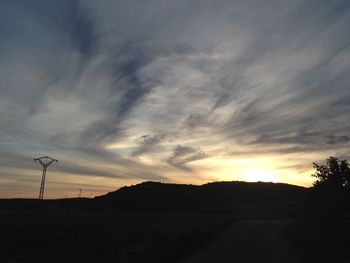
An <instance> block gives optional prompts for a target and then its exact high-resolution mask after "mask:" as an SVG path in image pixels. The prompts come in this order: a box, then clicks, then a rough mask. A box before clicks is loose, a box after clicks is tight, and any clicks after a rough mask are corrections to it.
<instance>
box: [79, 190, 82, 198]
mask: <svg viewBox="0 0 350 263" xmlns="http://www.w3.org/2000/svg"><path fill="white" fill-rule="evenodd" d="M81 192H82V189H81V188H80V189H79V198H81Z"/></svg>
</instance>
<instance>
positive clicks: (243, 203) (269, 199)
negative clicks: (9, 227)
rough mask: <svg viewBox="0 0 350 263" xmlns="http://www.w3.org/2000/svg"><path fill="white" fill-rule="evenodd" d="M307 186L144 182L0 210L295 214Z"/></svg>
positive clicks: (10, 203) (2, 203) (2, 204)
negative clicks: (89, 196)
mask: <svg viewBox="0 0 350 263" xmlns="http://www.w3.org/2000/svg"><path fill="white" fill-rule="evenodd" d="M307 191H308V189H307V188H304V187H300V186H295V185H288V184H280V183H265V182H257V183H248V182H215V183H208V184H204V185H201V186H198V185H185V184H169V183H158V182H144V183H141V184H137V185H132V186H126V187H122V188H120V189H118V190H116V191H114V192H110V193H108V194H106V195H103V196H99V197H96V198H93V199H87V198H86V199H85V198H72V199H57V200H35V199H7V200H6V199H3V200H0V209H29V210H32V209H104V210H105V209H108V210H117V211H135V212H164V211H167V212H203V213H233V214H235V215H238V216H249V217H273V216H294V215H296V214H299V213H300V212H302V209H303V203H304V200H305V198H304V197H305V194H306V192H307Z"/></svg>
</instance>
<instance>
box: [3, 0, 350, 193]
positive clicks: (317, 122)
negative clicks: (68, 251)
mask: <svg viewBox="0 0 350 263" xmlns="http://www.w3.org/2000/svg"><path fill="white" fill-rule="evenodd" d="M349 25H350V2H349V1H348V0H332V1H329V0H293V1H290V0H264V1H261V0H244V1H242V0H215V1H214V0H213V1H209V0H177V1H171V0H149V1H142V0H138V1H136V0H125V1H124V0H101V1H93V0H85V1H84V0H82V1H75V0H31V1H20V0H0V198H13V197H37V195H38V192H39V188H40V180H41V166H40V165H39V164H38V163H37V162H34V161H33V158H37V157H40V156H43V155H48V156H50V157H52V158H55V159H58V161H59V162H58V163H54V164H52V165H51V166H50V167H49V168H48V174H47V177H46V186H45V197H46V198H62V197H74V196H77V195H78V194H79V189H82V195H83V196H86V197H92V196H96V195H101V194H104V193H107V192H109V191H113V190H116V189H117V188H119V187H121V186H124V185H131V184H136V183H140V182H143V181H160V182H171V183H186V184H204V183H207V182H212V181H233V180H244V181H269V182H270V181H272V182H283V183H290V184H296V185H302V186H311V185H312V181H313V178H312V177H311V176H310V175H311V174H312V172H313V168H312V162H323V160H325V159H326V158H328V157H329V156H331V155H332V156H336V157H338V158H341V159H349V156H350V148H349V146H350V121H349V116H350V87H349V83H350V73H349V70H350V32H349V31H350V29H349Z"/></svg>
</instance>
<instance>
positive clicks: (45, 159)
mask: <svg viewBox="0 0 350 263" xmlns="http://www.w3.org/2000/svg"><path fill="white" fill-rule="evenodd" d="M34 161H38V162H39V163H40V164H41V166H42V167H43V175H42V177H41V185H40V192H39V199H43V198H44V188H45V177H46V170H47V167H49V166H50V164H52V163H53V162H58V161H57V160H56V159H53V158H51V157H48V156H43V157H40V158H36V159H34Z"/></svg>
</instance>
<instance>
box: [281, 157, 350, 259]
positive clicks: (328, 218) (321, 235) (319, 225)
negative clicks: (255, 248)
mask: <svg viewBox="0 0 350 263" xmlns="http://www.w3.org/2000/svg"><path fill="white" fill-rule="evenodd" d="M313 166H314V168H315V173H314V174H312V176H313V177H315V178H316V180H315V182H314V184H313V188H311V189H310V191H309V194H308V196H307V199H306V206H307V208H308V209H307V210H306V211H307V213H306V214H305V215H304V217H303V218H300V219H299V220H298V221H296V222H294V223H293V224H292V225H290V226H289V228H288V229H286V234H287V235H288V236H289V238H290V240H292V241H293V242H294V244H295V245H296V246H298V247H299V248H300V250H301V251H302V252H303V253H304V255H305V257H306V261H305V262H318V263H319V262H348V261H347V260H349V258H350V257H349V254H350V240H349V237H350V214H349V212H350V168H349V164H348V162H347V161H346V160H339V159H337V158H335V157H329V158H328V159H327V160H326V162H325V164H317V163H314V164H313Z"/></svg>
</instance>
